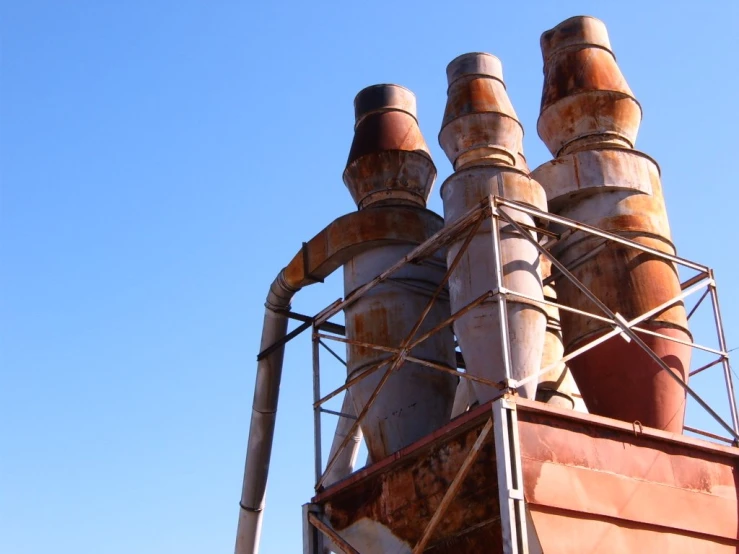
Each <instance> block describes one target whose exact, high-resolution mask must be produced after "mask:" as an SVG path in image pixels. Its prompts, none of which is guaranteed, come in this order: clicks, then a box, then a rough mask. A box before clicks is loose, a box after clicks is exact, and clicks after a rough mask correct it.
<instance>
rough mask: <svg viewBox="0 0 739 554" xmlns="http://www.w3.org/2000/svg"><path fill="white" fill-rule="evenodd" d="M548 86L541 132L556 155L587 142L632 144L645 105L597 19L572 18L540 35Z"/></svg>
mask: <svg viewBox="0 0 739 554" xmlns="http://www.w3.org/2000/svg"><path fill="white" fill-rule="evenodd" d="M541 50H542V55H543V57H544V90H543V92H542V98H541V116H540V117H539V123H538V125H537V129H538V131H539V136H540V137H541V138H542V140H543V141H544V143H545V144H546V145H547V147H548V148H549V151H550V152H551V153H552V154H553V155H554V156H558V155H559V154H560V153H564V152H563V150H564V151H572V150H573V149H577V148H579V147H581V146H583V145H591V146H595V145H600V146H604V145H609V144H610V145H621V146H629V147H631V146H633V145H634V143H635V141H636V135H637V131H638V129H639V124H640V122H641V108H640V106H639V103H638V102H637V101H636V99H635V98H634V95H633V93H632V92H631V89H630V88H629V85H628V84H627V83H626V79H624V77H623V75H622V74H621V70H620V69H619V67H618V64H617V63H616V58H615V57H614V55H613V53H612V52H611V44H610V41H609V40H608V32H607V30H606V26H605V25H604V24H603V22H602V21H600V20H598V19H595V18H593V17H572V18H570V19H567V20H566V21H563V22H562V23H560V24H559V25H557V26H556V27H554V28H553V29H551V30H549V31H546V32H545V33H544V34H543V35H542V36H541Z"/></svg>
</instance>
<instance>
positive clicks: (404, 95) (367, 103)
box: [354, 84, 417, 129]
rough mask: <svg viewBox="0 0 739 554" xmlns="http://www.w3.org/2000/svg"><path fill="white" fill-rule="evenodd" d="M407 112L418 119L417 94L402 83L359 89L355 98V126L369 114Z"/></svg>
mask: <svg viewBox="0 0 739 554" xmlns="http://www.w3.org/2000/svg"><path fill="white" fill-rule="evenodd" d="M393 110H395V111H399V112H405V113H407V114H408V115H410V116H411V117H413V119H416V120H417V118H416V95H415V94H413V93H412V92H411V91H410V90H408V89H407V88H405V87H403V86H400V85H393V84H382V85H372V86H369V87H367V88H364V89H362V90H360V91H359V93H358V94H357V96H356V97H355V98H354V128H355V129H356V128H357V126H358V125H359V124H360V123H361V122H362V120H363V119H364V118H365V117H367V116H368V115H372V114H376V113H382V112H388V111H393Z"/></svg>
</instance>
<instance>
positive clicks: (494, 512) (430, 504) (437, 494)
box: [315, 406, 502, 554]
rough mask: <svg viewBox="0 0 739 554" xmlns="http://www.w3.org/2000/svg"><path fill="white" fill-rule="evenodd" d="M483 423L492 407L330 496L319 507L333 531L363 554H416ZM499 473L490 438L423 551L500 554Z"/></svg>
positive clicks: (348, 482) (353, 479) (388, 460)
mask: <svg viewBox="0 0 739 554" xmlns="http://www.w3.org/2000/svg"><path fill="white" fill-rule="evenodd" d="M482 417H485V419H489V418H490V407H489V406H486V408H485V409H484V410H483V411H480V410H475V411H473V412H469V413H467V414H464V415H463V416H461V417H459V418H457V419H456V420H455V421H453V422H452V423H451V424H448V425H447V426H445V427H444V428H443V431H444V433H441V432H438V433H433V434H431V435H429V436H427V437H424V438H423V439H422V440H421V441H419V442H417V443H416V444H414V445H413V446H412V447H409V448H405V449H403V450H401V451H400V452H398V453H396V454H395V455H393V456H391V457H389V458H386V459H384V460H382V461H380V462H378V463H376V464H374V465H372V466H370V467H369V468H366V469H364V470H361V471H359V472H357V473H355V474H354V475H352V476H351V477H350V478H348V479H346V480H345V481H342V482H341V483H338V484H337V485H336V486H334V487H331V488H328V489H326V491H324V492H323V493H321V494H319V495H317V496H316V499H315V501H316V503H318V504H320V505H321V506H322V507H323V509H324V512H325V514H326V516H327V517H328V520H329V521H330V523H331V525H332V526H333V528H334V529H336V531H337V532H338V533H339V534H340V535H341V536H343V537H345V538H346V539H347V540H348V541H349V542H351V544H352V545H354V546H355V547H356V548H358V549H359V550H360V551H361V552H362V553H363V554H372V553H377V554H380V553H383V554H384V553H385V552H411V551H412V549H413V545H415V544H416V543H417V542H418V541H419V540H420V539H421V537H422V535H423V531H424V530H425V529H426V527H427V526H428V524H429V522H430V521H431V519H432V517H433V515H434V513H435V512H436V511H437V509H438V507H439V505H440V504H441V501H442V499H443V498H444V494H445V492H446V491H447V490H448V487H449V486H450V485H451V483H452V482H453V481H454V478H455V476H457V475H458V472H459V469H460V467H462V465H463V463H464V460H465V459H467V457H468V456H469V453H470V452H471V451H472V448H473V446H474V444H475V443H476V441H477V439H478V437H479V434H480V429H481V428H482V427H483V425H484V423H485V421H484V420H482V421H479V422H478V419H480V418H482ZM494 468H495V455H494V448H493V446H492V439H490V438H487V439H485V440H484V441H483V443H482V448H481V449H480V452H479V454H478V457H477V458H476V459H475V460H474V462H473V463H471V465H470V467H469V472H468V474H467V476H466V478H465V479H463V480H461V482H460V486H459V490H458V493H457V494H456V495H455V496H454V497H453V498H452V500H451V503H450V505H449V507H448V509H447V511H446V517H444V518H442V519H441V521H440V523H439V525H438V527H437V528H436V532H435V533H433V535H432V536H431V539H430V541H429V543H428V545H427V547H426V548H425V550H424V551H425V552H434V553H452V552H489V551H492V552H495V550H494V545H498V549H500V547H501V544H502V543H501V537H500V527H499V526H496V525H495V522H496V521H497V519H498V517H499V511H498V502H497V486H496V481H495V477H494V476H495V471H494ZM360 544H363V545H364V546H365V548H360V547H359V545H360ZM491 547H492V548H493V549H492V550H491ZM403 548H405V550H404V549H403ZM396 549H397V550H396ZM498 551H500V550H498Z"/></svg>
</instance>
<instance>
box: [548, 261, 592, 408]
mask: <svg viewBox="0 0 739 554" xmlns="http://www.w3.org/2000/svg"><path fill="white" fill-rule="evenodd" d="M539 264H540V267H541V277H542V280H543V281H546V280H547V278H548V277H549V276H550V275H551V273H552V262H551V261H550V260H549V258H547V257H546V256H540V259H539ZM544 298H546V299H547V300H554V301H556V299H557V293H556V291H555V290H554V287H553V286H552V285H547V286H545V287H544ZM544 311H545V312H546V314H547V334H546V336H545V337H544V350H543V352H542V358H541V367H542V369H543V368H546V367H549V366H552V365H553V366H554V368H553V369H551V370H549V371H548V372H546V373H544V374H543V375H540V376H539V386H538V387H537V389H536V399H537V400H539V401H541V402H546V403H547V404H552V405H553V406H558V407H560V408H570V409H580V410H582V409H583V408H584V404H583V403H582V401H581V399H580V391H579V390H578V388H577V384H576V383H575V379H574V378H573V377H572V373H571V372H570V368H569V367H567V364H565V363H564V362H562V357H563V356H564V350H565V348H564V344H562V328H561V326H560V320H559V309H558V308H557V307H556V306H551V305H545V306H544Z"/></svg>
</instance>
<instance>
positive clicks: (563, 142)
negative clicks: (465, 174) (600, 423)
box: [532, 17, 691, 432]
mask: <svg viewBox="0 0 739 554" xmlns="http://www.w3.org/2000/svg"><path fill="white" fill-rule="evenodd" d="M541 44H542V52H543V55H544V74H545V79H544V92H543V96H542V111H541V114H540V116H539V133H540V136H541V137H542V139H543V140H544V142H546V143H547V146H548V147H549V149H550V150H551V151H552V153H554V154H556V155H557V157H556V159H554V160H553V161H551V162H548V163H545V164H543V165H542V166H540V167H539V168H537V169H536V170H535V171H534V172H533V173H532V175H533V177H534V178H535V179H537V180H538V181H539V182H540V183H541V184H542V186H543V187H544V188H545V190H546V193H547V200H548V202H549V209H550V210H551V211H552V212H554V213H556V214H558V215H561V216H564V217H567V218H569V219H573V220H576V221H579V222H582V223H585V224H588V225H592V226H594V227H597V228H599V229H602V230H604V231H609V232H611V233H615V234H617V235H620V236H623V237H625V238H629V239H631V240H633V241H635V242H637V243H640V244H643V245H645V246H647V247H649V248H651V249H653V250H655V251H657V252H664V253H667V254H674V253H675V249H674V246H673V244H672V242H671V235H670V227H669V222H668V219H667V212H666V208H665V203H664V197H663V193H662V184H661V181H660V173H659V167H658V166H657V164H656V162H654V160H652V159H651V158H649V157H648V156H646V155H645V154H642V153H640V152H637V151H635V150H633V149H632V147H633V145H634V142H635V140H636V134H637V131H638V127H639V123H640V118H641V109H640V108H639V106H638V104H637V102H636V100H635V99H634V98H633V95H632V94H631V91H630V89H629V88H628V85H627V84H626V81H625V80H624V78H623V75H622V74H621V72H620V70H619V69H618V65H617V64H616V61H615V58H614V57H613V54H612V52H611V50H610V43H609V41H608V35H607V32H606V29H605V26H604V25H603V23H602V22H600V21H598V20H596V19H593V18H588V17H580V18H572V19H568V20H567V21H565V22H563V23H562V24H560V25H558V26H557V27H555V28H554V29H552V30H551V31H547V32H546V33H544V35H543V36H542V41H541ZM552 230H558V229H557V226H556V225H555V226H553V227H552ZM560 230H561V229H560ZM551 252H552V253H553V254H554V255H555V256H556V258H557V260H559V261H560V262H561V263H562V264H563V265H564V266H565V267H567V268H568V269H569V270H570V271H571V273H572V274H573V275H574V276H575V277H576V278H577V279H578V280H579V281H580V282H581V283H582V284H583V285H585V286H586V287H587V288H588V289H589V290H590V291H591V292H592V293H593V294H594V295H595V296H596V297H597V298H598V299H599V300H601V301H602V302H603V303H604V304H605V305H606V306H607V307H608V308H609V309H610V310H611V311H613V312H615V313H618V314H619V315H620V316H622V317H623V318H625V319H626V320H631V319H634V318H636V317H638V316H640V315H641V314H643V313H645V312H648V311H649V310H651V309H653V308H654V307H656V306H659V305H661V304H663V303H664V302H666V301H668V300H669V299H671V298H674V297H676V296H678V295H679V294H680V292H681V287H680V281H679V278H678V275H677V269H676V267H675V265H674V264H673V263H671V262H669V261H667V260H665V259H662V258H660V257H658V256H654V255H652V254H649V253H645V252H642V251H638V250H635V249H633V248H630V247H628V246H625V245H623V244H617V243H614V242H613V241H606V242H603V241H602V240H601V238H599V237H594V236H588V235H583V234H574V235H572V236H570V237H569V238H567V239H566V240H561V241H559V243H557V244H555V245H554V246H553V247H552V249H551ZM556 289H557V296H558V298H559V299H560V301H561V303H562V304H564V305H567V306H569V307H571V308H574V309H576V310H581V311H591V310H592V308H593V303H592V301H591V300H590V299H589V298H587V297H586V296H585V295H583V294H582V292H581V290H580V289H579V288H578V287H577V286H575V285H574V283H573V282H571V281H570V280H567V279H558V280H557V282H556ZM640 327H642V328H643V329H645V330H646V331H648V332H649V333H650V334H647V333H644V334H642V336H643V339H644V341H645V342H646V343H647V344H648V345H650V346H651V347H652V348H653V349H654V350H655V352H658V353H659V356H660V357H661V358H662V361H663V362H665V363H666V364H667V365H668V366H669V367H670V368H672V369H674V370H675V371H676V372H677V373H678V375H680V376H681V377H682V378H683V380H684V381H687V377H688V375H687V373H688V371H689V366H690V353H691V352H690V348H689V347H687V346H686V345H685V344H680V343H678V342H674V341H672V342H671V341H668V340H665V339H662V338H661V336H664V335H666V336H669V337H672V338H674V339H676V340H678V341H682V342H683V343H689V342H691V337H690V334H689V331H688V326H687V316H686V313H685V306H684V305H683V303H682V302H679V303H676V304H674V305H672V306H671V307H669V308H668V309H666V310H664V311H662V312H661V313H659V314H656V315H655V316H654V317H653V318H651V319H650V320H649V321H647V322H644V323H642V324H641V325H640ZM611 328H612V327H611V326H609V325H607V324H604V323H603V322H602V321H599V320H597V319H595V318H586V317H582V316H581V315H579V314H577V313H576V312H572V311H565V312H563V313H562V332H563V337H564V344H565V351H566V352H572V351H574V350H577V349H578V348H579V347H580V346H582V345H583V344H585V343H587V342H589V341H591V340H593V339H594V338H597V337H598V336H601V335H603V334H604V333H606V332H608V331H610V329H611ZM655 334H656V336H655ZM570 368H571V370H572V373H573V375H574V377H575V380H576V381H577V383H578V386H579V387H580V390H581V392H582V395H583V398H584V400H585V403H586V405H587V407H588V409H589V410H590V411H592V412H594V413H597V414H601V415H605V416H609V417H614V418H618V419H624V420H626V421H634V420H639V421H640V422H641V423H643V424H644V425H647V426H650V427H657V428H660V429H667V430H670V431H675V432H679V431H680V430H681V429H682V424H683V419H684V413H685V391H684V389H683V387H681V386H680V384H679V383H676V382H675V381H674V380H673V379H672V377H671V376H670V375H668V374H666V372H664V371H662V370H661V369H660V366H659V364H657V363H655V361H654V360H651V359H649V358H648V357H647V356H646V353H644V352H640V348H639V346H637V345H635V344H627V343H625V342H624V341H623V340H622V339H620V338H618V337H617V338H613V339H610V340H608V341H606V342H604V343H602V344H600V345H598V346H597V347H596V348H594V349H592V350H591V351H589V352H586V353H585V354H583V355H581V356H579V357H577V358H576V359H573V360H572V362H571V363H570ZM663 373H664V374H663Z"/></svg>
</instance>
